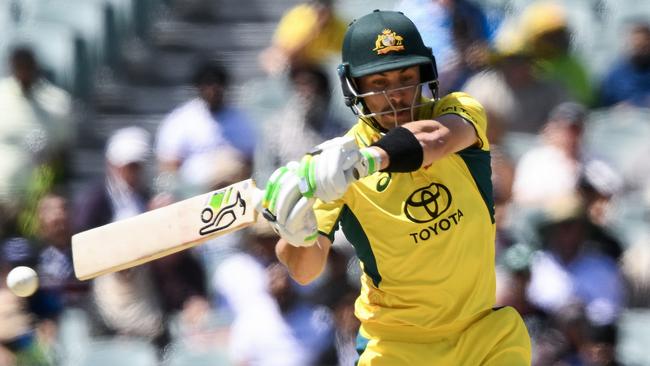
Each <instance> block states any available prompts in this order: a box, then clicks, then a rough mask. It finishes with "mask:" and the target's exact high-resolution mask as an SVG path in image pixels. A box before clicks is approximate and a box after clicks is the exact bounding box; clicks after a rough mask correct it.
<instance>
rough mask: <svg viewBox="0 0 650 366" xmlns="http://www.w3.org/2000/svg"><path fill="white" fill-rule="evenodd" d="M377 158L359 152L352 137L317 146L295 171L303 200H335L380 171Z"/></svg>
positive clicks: (377, 156)
mask: <svg viewBox="0 0 650 366" xmlns="http://www.w3.org/2000/svg"><path fill="white" fill-rule="evenodd" d="M380 164H381V161H380V157H379V154H377V153H376V152H375V151H374V150H373V149H369V148H364V149H359V147H358V146H357V143H356V141H355V140H354V138H352V137H347V136H344V137H337V138H334V139H331V140H328V141H325V142H324V143H322V144H320V145H318V146H317V147H316V150H315V151H314V152H313V153H311V154H308V155H305V156H304V157H303V158H302V160H301V162H300V166H299V167H298V170H297V174H298V177H299V178H300V191H301V192H302V194H303V195H304V196H305V197H308V198H311V197H316V198H318V199H320V200H322V201H324V202H331V201H334V200H337V199H339V198H341V197H343V195H344V194H345V192H346V191H347V189H348V186H349V185H350V183H352V182H354V181H356V180H358V179H360V178H363V177H366V176H368V175H370V174H372V173H374V172H376V171H377V170H378V169H379V166H380Z"/></svg>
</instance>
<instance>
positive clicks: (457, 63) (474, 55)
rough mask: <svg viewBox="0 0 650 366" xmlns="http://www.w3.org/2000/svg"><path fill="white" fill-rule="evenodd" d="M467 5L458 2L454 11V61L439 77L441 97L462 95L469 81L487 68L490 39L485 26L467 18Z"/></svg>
mask: <svg viewBox="0 0 650 366" xmlns="http://www.w3.org/2000/svg"><path fill="white" fill-rule="evenodd" d="M464 4H466V3H463V2H456V3H455V5H456V6H454V8H453V11H452V28H451V34H452V40H453V45H454V49H455V54H456V55H455V57H453V58H452V59H451V60H450V63H449V64H447V65H445V66H444V70H442V72H441V73H440V77H439V80H440V95H445V94H448V93H451V92H455V91H459V90H460V89H461V87H462V86H463V85H464V84H465V83H466V82H467V80H468V79H469V78H470V77H472V76H474V75H475V74H477V73H479V72H480V71H482V70H483V69H485V68H487V67H488V64H489V43H488V41H489V39H488V38H487V37H486V34H485V29H483V27H482V24H476V23H474V22H475V21H476V19H474V18H473V17H472V16H471V13H469V14H468V12H467V10H468V9H465V7H466V5H464Z"/></svg>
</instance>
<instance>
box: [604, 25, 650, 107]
mask: <svg viewBox="0 0 650 366" xmlns="http://www.w3.org/2000/svg"><path fill="white" fill-rule="evenodd" d="M628 44H629V51H628V54H627V56H626V57H625V58H624V59H622V60H620V61H618V62H617V63H616V64H615V65H614V66H613V67H612V68H611V69H610V70H609V71H608V72H607V73H606V74H605V77H604V78H603V81H602V84H601V87H600V95H599V105H600V106H602V107H607V106H611V105H614V104H618V103H628V104H631V105H635V106H637V107H650V23H648V22H638V23H636V24H634V25H633V26H632V28H631V30H630V33H629V38H628Z"/></svg>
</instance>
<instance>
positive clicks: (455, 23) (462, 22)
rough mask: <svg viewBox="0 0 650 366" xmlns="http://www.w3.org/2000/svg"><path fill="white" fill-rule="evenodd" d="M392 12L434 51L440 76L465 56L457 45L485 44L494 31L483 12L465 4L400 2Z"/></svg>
mask: <svg viewBox="0 0 650 366" xmlns="http://www.w3.org/2000/svg"><path fill="white" fill-rule="evenodd" d="M395 10H397V11H401V12H403V13H404V15H406V16H407V17H409V19H411V20H412V21H413V23H414V24H415V26H416V27H417V28H418V30H419V31H420V34H421V35H422V40H423V41H424V44H425V45H426V46H427V47H431V49H432V50H433V54H434V55H435V56H436V63H437V64H438V67H439V70H440V72H441V74H444V73H445V72H446V71H448V70H447V68H448V67H452V66H451V65H453V64H454V59H456V58H458V59H459V60H460V59H461V58H464V56H466V55H465V54H464V52H463V51H464V50H465V48H463V47H459V46H461V45H460V44H458V43H457V41H461V40H467V39H472V40H476V41H487V40H489V39H490V37H491V33H492V29H493V28H494V25H492V24H489V23H488V19H487V18H486V16H485V14H484V13H483V10H482V9H481V8H480V7H478V6H476V5H475V4H474V3H473V2H471V1H468V0H401V1H400V2H398V3H397V5H396V6H395ZM459 62H462V61H459ZM450 87H451V86H446V85H443V88H450ZM443 95H444V94H443Z"/></svg>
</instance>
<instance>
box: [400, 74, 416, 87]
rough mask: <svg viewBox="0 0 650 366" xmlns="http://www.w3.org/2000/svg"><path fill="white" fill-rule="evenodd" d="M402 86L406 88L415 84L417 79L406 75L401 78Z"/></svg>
mask: <svg viewBox="0 0 650 366" xmlns="http://www.w3.org/2000/svg"><path fill="white" fill-rule="evenodd" d="M399 81H400V84H402V85H404V86H408V85H413V84H415V77H414V76H411V75H404V76H402V77H401V78H400V80H399Z"/></svg>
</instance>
